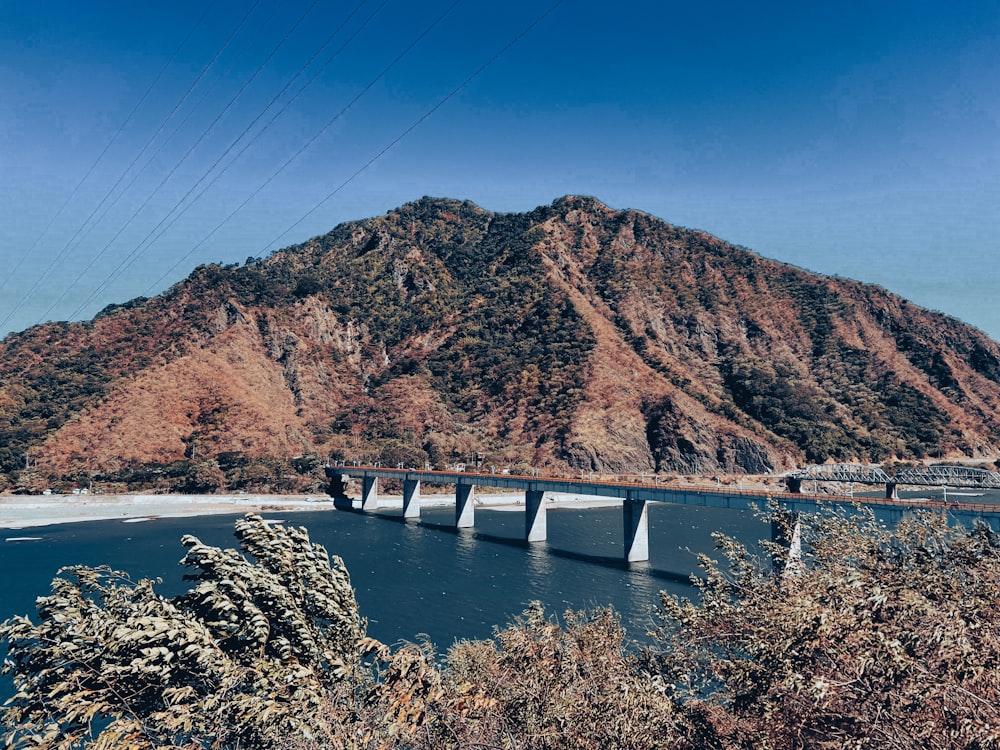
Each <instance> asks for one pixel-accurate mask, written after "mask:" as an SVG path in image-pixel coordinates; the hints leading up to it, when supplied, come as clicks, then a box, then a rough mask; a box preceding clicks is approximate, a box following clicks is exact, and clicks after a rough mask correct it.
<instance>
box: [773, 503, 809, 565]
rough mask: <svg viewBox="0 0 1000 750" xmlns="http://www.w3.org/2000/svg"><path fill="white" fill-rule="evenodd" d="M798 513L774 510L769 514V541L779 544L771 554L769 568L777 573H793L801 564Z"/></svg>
mask: <svg viewBox="0 0 1000 750" xmlns="http://www.w3.org/2000/svg"><path fill="white" fill-rule="evenodd" d="M800 531H801V527H800V525H799V514H798V513H797V512H795V511H793V510H775V511H774V513H773V514H771V541H772V542H774V543H775V544H777V545H779V546H778V548H777V549H776V550H775V551H774V552H773V553H772V555H771V570H773V571H774V573H775V574H777V575H785V574H786V573H787V574H789V575H795V574H796V572H797V571H799V570H800V569H801V566H802V542H801V539H800V536H799V534H800Z"/></svg>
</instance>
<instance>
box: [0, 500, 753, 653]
mask: <svg viewBox="0 0 1000 750" xmlns="http://www.w3.org/2000/svg"><path fill="white" fill-rule="evenodd" d="M271 515H272V516H274V517H278V518H281V517H282V516H281V515H280V514H278V513H275V514H271ZM236 517H237V516H202V517H196V518H158V519H151V520H145V521H143V522H138V523H136V522H133V523H128V522H123V521H120V520H118V521H94V522H82V523H72V524H64V525H59V526H44V527H36V528H31V529H19V530H0V569H2V570H3V572H4V575H3V576H2V577H0V619H3V618H6V617H9V616H11V615H15V614H29V615H34V600H35V597H36V596H39V595H41V594H45V593H47V592H48V590H49V584H50V582H51V580H52V578H53V576H54V575H55V573H56V571H57V569H58V568H59V567H60V566H63V565H71V564H85V565H99V564H107V565H110V566H111V567H113V568H115V569H118V570H123V571H126V572H128V573H129V574H130V575H131V576H132V577H133V578H134V579H135V578H142V577H149V578H157V577H158V578H162V579H163V582H162V583H161V584H160V585H159V590H160V591H161V592H162V593H164V594H166V595H173V594H176V593H178V592H180V591H182V590H183V588H184V586H185V584H184V582H183V580H182V575H183V572H184V570H183V568H181V567H180V566H179V565H178V564H177V563H178V561H179V560H180V558H181V557H182V556H183V554H184V549H183V547H182V546H181V545H180V538H181V536H183V535H184V534H187V533H191V534H194V535H196V536H198V537H199V538H201V540H202V541H204V542H206V543H209V544H213V545H217V546H225V547H232V546H235V539H233V535H232V532H233V521H234V520H235V518H236ZM284 518H285V519H286V520H287V522H288V523H291V524H294V525H296V526H305V527H306V528H308V529H309V533H310V536H311V538H312V539H313V541H315V542H319V543H321V544H323V545H324V546H325V547H326V548H327V550H328V551H329V552H330V553H331V554H335V555H340V557H342V558H343V559H344V562H345V564H346V566H347V568H348V570H349V571H350V574H351V580H352V583H353V585H354V587H355V589H356V592H357V598H358V602H359V605H360V608H361V612H362V614H363V615H364V616H365V617H367V618H368V621H369V624H368V633H369V635H371V636H372V637H374V638H378V639H380V640H383V641H386V642H389V643H393V642H395V641H398V640H414V639H416V638H418V637H419V635H420V634H425V635H427V636H428V637H429V638H430V640H431V641H432V642H433V643H434V644H436V646H437V647H438V649H439V650H441V651H444V650H445V649H446V648H447V647H448V646H449V645H450V644H452V643H453V642H454V641H455V640H456V639H470V638H486V637H489V636H490V635H491V633H492V631H493V628H494V627H495V626H503V625H504V624H506V623H507V622H509V621H510V620H511V618H513V617H515V616H517V615H518V614H519V613H520V612H521V611H522V610H523V609H524V607H525V606H526V605H527V604H528V603H529V602H531V601H533V600H539V601H541V602H542V603H543V604H544V605H545V607H546V609H547V610H548V611H550V612H551V613H552V614H553V615H559V614H561V613H562V612H563V611H565V610H566V609H567V608H571V609H584V608H593V607H599V606H605V605H612V606H614V607H615V608H616V609H617V610H618V611H619V612H620V613H621V615H622V620H623V623H624V625H625V627H626V630H627V633H628V636H629V638H630V639H632V640H635V641H642V640H644V639H645V633H646V631H647V629H648V626H649V624H650V623H651V618H650V611H651V609H652V608H653V607H654V606H655V605H656V603H657V601H658V598H659V591H660V590H666V591H669V592H671V593H675V594H680V595H682V596H694V595H695V593H696V592H695V591H694V589H693V588H692V586H691V585H690V583H689V580H688V579H689V576H690V574H691V573H692V572H694V571H695V570H696V569H697V561H696V557H695V556H696V553H698V552H711V551H712V546H713V542H712V538H711V534H712V532H714V531H721V532H723V533H725V534H730V535H732V536H735V537H737V538H740V539H742V540H745V541H748V542H754V541H756V540H757V539H760V538H764V537H766V536H768V535H769V533H770V528H769V526H767V525H766V524H764V523H763V522H762V521H760V520H759V519H757V518H756V517H755V516H754V514H753V513H751V512H748V511H733V510H725V509H718V508H700V507H687V506H675V505H660V504H653V505H652V506H651V507H650V509H649V526H650V529H649V536H650V560H649V562H648V563H631V564H627V563H625V562H624V561H623V560H622V516H621V509H620V508H592V509H569V508H564V509H554V510H550V511H549V513H548V535H549V539H548V541H547V542H542V543H532V544H527V543H526V542H524V541H523V539H522V537H523V534H524V515H523V513H521V512H511V511H500V510H487V509H477V510H476V526H475V528H473V529H455V528H454V510H453V509H452V508H448V507H445V508H425V509H423V511H422V516H421V519H420V522H419V523H414V522H406V521H404V520H403V519H402V517H401V513H400V512H399V511H392V510H388V511H387V510H381V511H379V513H377V514H361V513H350V512H341V511H330V510H327V511H317V512H298V513H290V514H287V516H284Z"/></svg>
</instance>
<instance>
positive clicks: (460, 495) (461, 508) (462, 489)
mask: <svg viewBox="0 0 1000 750" xmlns="http://www.w3.org/2000/svg"><path fill="white" fill-rule="evenodd" d="M475 525H476V485H474V484H464V483H457V484H455V527H456V528H459V529H467V528H471V527H473V526H475Z"/></svg>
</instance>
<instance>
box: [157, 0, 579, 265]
mask: <svg viewBox="0 0 1000 750" xmlns="http://www.w3.org/2000/svg"><path fill="white" fill-rule="evenodd" d="M564 2H565V0H556V2H554V3H553V4H552V5H550V6H549V7H548V9H547V10H546V11H545V12H543V13H542V14H541V15H540V16H538V17H537V18H536V19H535V20H534V21H532V22H531V23H530V24H528V25H527V26H526V27H525V28H524V29H522V30H521V32H520V33H518V34H517V36H515V37H514V38H513V39H511V40H510V41H509V42H508V43H507V44H506V45H504V46H503V47H501V48H500V50H498V51H497V52H496V53H495V54H494V55H493V57H491V58H490V59H489V60H487V61H486V62H485V63H483V64H482V65H480V66H479V67H478V68H477V69H476V70H475V71H474V72H473V73H472V74H471V75H470V76H469V77H468V78H466V79H465V80H464V81H462V82H461V83H460V84H458V86H456V87H455V88H453V89H452V90H451V91H449V92H448V93H447V94H446V95H445V96H444V97H442V98H441V99H440V100H439V101H438V102H437V104H435V105H434V106H433V107H431V108H430V109H429V110H427V111H426V112H424V114H422V115H421V116H420V117H418V118H417V119H416V120H415V121H414V122H413V123H412V124H411V125H410V126H409V127H408V128H406V129H405V130H404V131H403V132H402V133H400V134H399V135H398V136H396V137H395V138H394V139H393V140H392V141H391V142H390V143H389V145H388V146H386V147H385V148H383V149H382V150H381V151H379V152H378V153H377V154H375V156H373V157H372V158H371V159H369V160H368V161H367V162H365V163H364V164H363V165H362V166H361V167H360V168H359V169H358V170H357V171H356V172H354V174H352V175H351V176H350V177H348V178H347V179H346V180H344V181H343V182H342V183H340V185H338V186H337V187H336V188H334V189H333V190H332V191H331V192H329V193H328V194H327V195H326V197H325V198H323V199H322V200H321V201H319V202H318V203H317V204H316V205H315V206H313V207H312V208H310V209H309V210H308V211H306V212H305V213H304V214H303V215H302V217H301V218H300V219H299V220H298V221H296V222H295V223H293V224H292V225H291V226H289V227H288V229H286V230H285V231H283V232H282V233H281V234H279V235H278V236H277V237H275V238H274V239H273V240H271V241H270V242H269V243H267V244H266V245H265V246H264V248H263V249H262V251H261V254H263V253H266V252H267V249H268V248H269V247H271V246H272V245H274V244H276V243H277V242H278V241H279V240H280V239H281V238H282V237H284V236H285V235H286V234H288V233H289V232H291V231H292V230H293V229H294V228H295V227H297V226H298V225H299V224H301V223H302V222H303V221H305V220H306V219H307V218H309V217H310V216H311V215H312V214H314V213H315V212H316V211H317V210H319V208H320V207H321V206H322V205H323V204H324V203H326V202H327V201H328V200H330V199H331V198H333V196H335V195H336V194H337V193H339V192H340V191H341V190H343V189H344V188H345V187H347V186H348V185H349V184H350V183H351V182H353V181H354V180H355V179H356V178H357V177H358V175H360V174H361V173H362V172H364V171H365V170H366V169H368V168H369V167H370V166H371V165H372V164H374V163H375V162H376V161H378V160H379V159H380V158H382V156H384V155H385V153H386V152H387V151H389V149H391V148H392V147H393V146H395V145H396V144H397V143H399V142H400V141H401V140H403V139H404V138H405V137H406V136H408V135H409V134H410V133H411V132H412V131H414V130H416V128H417V127H419V126H420V124H421V123H423V122H424V120H426V119H427V118H428V117H430V116H431V115H433V114H434V113H435V112H437V110H439V109H440V108H441V107H443V106H444V105H445V104H446V103H447V102H448V101H450V100H451V99H452V98H453V97H454V96H455V95H457V94H458V93H459V92H460V91H461V90H462V89H464V88H465V87H466V86H468V85H469V84H470V83H471V82H472V81H473V80H475V79H476V78H477V77H478V76H479V75H480V74H481V73H482V72H483V71H484V70H486V69H487V68H488V67H490V66H491V65H492V64H493V63H495V62H496V61H497V60H499V59H500V58H501V57H502V56H503V55H504V54H506V52H507V51H508V50H510V48H511V47H513V46H514V45H515V44H517V43H518V42H519V41H521V39H523V38H524V37H525V36H527V35H528V34H529V33H530V32H531V31H532V30H533V29H534V28H535V27H536V26H538V24H540V23H541V22H542V21H544V20H545V19H546V18H548V16H549V15H550V14H551V13H552V12H553V11H555V9H556V8H558V7H559V6H560V5H562V4H563V3H564ZM171 270H173V269H171Z"/></svg>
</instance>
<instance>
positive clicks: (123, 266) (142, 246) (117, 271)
mask: <svg viewBox="0 0 1000 750" xmlns="http://www.w3.org/2000/svg"><path fill="white" fill-rule="evenodd" d="M366 2H367V0H361V2H360V3H358V5H357V6H355V8H354V10H353V11H351V13H350V14H349V15H348V16H347V17H346V18H345V19H344V21H343V22H342V23H341V24H340V26H338V27H337V29H335V30H334V32H333V33H332V34H331V35H330V36H328V37H327V39H326V41H325V42H324V43H323V44H322V45H321V46H320V47H319V49H317V51H316V52H315V53H314V54H313V55H312V57H310V58H309V60H307V61H306V62H305V63H304V64H303V65H302V67H300V68H299V70H298V71H297V72H296V73H295V75H294V76H292V78H291V79H290V80H289V81H288V82H287V83H286V84H285V86H284V87H283V88H282V89H281V90H280V91H279V92H278V93H277V94H275V95H274V97H272V99H271V101H270V102H268V104H267V105H266V106H265V107H264V108H263V109H262V110H261V112H260V113H259V114H258V115H257V117H255V118H254V120H253V121H252V122H251V123H250V124H249V125H248V126H247V127H246V128H244V129H243V131H242V132H241V133H240V134H239V135H238V136H237V137H236V138H235V139H234V140H233V141H232V143H230V144H229V147H228V148H226V150H225V151H224V152H223V153H222V154H221V155H220V156H219V158H218V159H216V160H215V162H214V163H213V164H212V165H211V166H210V167H209V168H208V169H207V170H206V171H205V172H204V173H203V174H202V176H201V177H200V178H199V179H198V180H197V182H195V184H194V185H193V186H192V187H191V188H190V189H189V190H188V191H187V192H186V193H185V194H184V196H182V197H181V199H180V200H179V201H178V202H177V203H176V204H175V205H174V206H173V208H171V209H170V211H168V212H167V214H166V215H165V216H164V218H163V219H161V220H160V222H159V223H158V224H157V225H156V226H155V227H154V228H153V229H152V230H151V231H150V232H149V233H148V234H147V235H146V236H145V237H144V238H143V239H142V241H141V242H139V243H138V244H137V245H136V246H135V247H134V248H133V249H132V251H131V252H130V253H129V254H128V255H127V256H126V257H125V258H123V259H122V260H121V262H119V264H118V265H117V266H116V267H115V268H114V269H113V270H112V271H111V273H110V274H108V276H107V277H106V278H105V279H104V281H102V282H101V284H99V285H98V286H97V287H95V289H94V290H93V291H92V292H91V293H90V295H88V296H87V298H86V299H84V300H83V302H81V303H80V304H79V305H78V306H77V308H76V309H75V310H74V311H73V313H72V314H71V315H70V318H74V317H76V316H77V315H78V314H80V313H81V312H82V310H83V309H84V308H85V307H86V306H87V305H88V304H90V302H91V301H92V300H93V299H95V298H96V297H97V296H99V295H100V294H101V292H102V291H104V290H105V289H106V288H107V287H108V286H109V285H110V284H111V283H112V282H113V281H114V280H115V279H117V278H118V277H119V276H120V275H121V274H122V273H124V272H125V271H126V270H127V269H128V268H130V267H131V266H132V264H133V263H134V262H135V260H137V258H138V257H139V255H140V254H141V253H142V252H143V251H145V250H148V249H149V248H150V247H151V246H152V245H153V244H155V243H156V241H157V240H159V238H160V237H162V236H163V234H164V233H165V232H166V231H167V230H168V229H169V228H170V227H171V226H173V224H174V223H175V222H176V221H177V220H178V219H179V218H180V217H181V216H182V215H183V214H184V213H185V212H186V211H187V210H188V209H189V208H190V207H191V206H192V205H194V204H195V203H196V202H197V201H198V200H199V199H200V198H201V197H202V196H203V195H204V194H205V192H206V191H207V190H208V189H209V188H211V187H212V185H214V184H215V183H216V182H217V181H218V180H219V178H221V177H222V175H223V174H225V172H226V171H227V170H228V169H229V167H231V166H232V165H233V164H234V163H235V162H236V160H237V159H239V157H240V156H242V155H243V154H244V153H245V152H246V151H247V149H248V148H250V146H251V145H253V143H254V142H256V140H257V139H258V138H260V136H261V135H262V134H263V133H264V132H265V131H266V130H267V129H268V128H269V127H270V126H271V125H272V124H273V123H274V121H275V120H276V119H277V118H278V117H280V116H281V114H282V113H284V112H285V110H287V109H288V107H289V106H291V104H292V103H293V102H295V100H296V99H298V97H299V96H300V95H301V94H302V92H303V91H305V89H306V88H308V87H309V86H310V85H311V84H312V83H313V81H315V80H316V78H317V77H318V76H319V75H320V74H321V73H322V72H323V71H324V70H325V69H326V68H327V67H328V66H329V65H330V63H332V62H333V60H335V59H336V58H337V57H339V56H340V54H341V53H342V52H343V51H344V50H345V49H346V48H347V47H348V46H349V45H350V44H351V42H352V41H354V39H355V38H356V37H357V36H358V35H359V34H360V33H361V32H362V31H363V30H364V29H365V28H366V27H367V26H368V24H369V23H370V22H371V21H372V19H374V18H375V16H376V15H378V13H379V12H380V11H381V10H382V8H384V7H385V5H386V4H387V3H388V0H383V2H382V3H381V4H380V5H379V6H378V7H376V9H375V10H374V11H373V12H372V13H371V14H370V15H369V16H368V17H367V18H366V19H365V20H364V21H363V22H362V23H361V24H360V25H359V26H358V28H357V29H355V30H354V32H353V33H352V34H351V36H350V37H349V38H348V39H347V41H345V42H344V44H342V45H341V46H340V48H339V49H337V51H336V52H334V53H333V54H332V55H331V56H330V57H329V58H327V60H326V62H324V63H323V65H322V66H320V68H319V69H318V70H317V71H316V72H315V73H314V74H313V75H312V76H311V77H310V78H309V80H308V81H306V83H304V84H303V85H302V86H301V87H300V88H299V90H298V91H297V92H295V94H294V95H293V96H291V97H290V98H289V99H288V100H287V101H286V102H285V103H284V104H283V105H282V106H281V108H280V109H279V110H278V111H276V112H275V113H274V115H272V117H271V119H270V120H268V122H267V123H265V125H264V126H263V127H262V128H261V129H260V130H258V131H257V133H255V134H254V136H253V137H252V138H251V139H250V140H248V141H247V142H246V143H245V144H244V146H243V148H241V149H240V150H239V152H238V153H237V154H236V156H234V157H233V158H232V159H231V160H230V161H229V163H228V164H226V166H225V167H223V169H221V170H220V171H219V172H218V173H217V174H216V175H215V177H213V178H212V180H211V181H210V182H209V183H208V184H207V185H206V186H205V187H204V188H203V189H202V190H201V191H200V192H199V193H198V194H197V195H196V196H195V197H194V199H192V200H191V201H190V202H189V203H188V205H187V206H185V207H184V208H183V209H182V210H181V211H179V212H178V213H176V215H174V216H173V218H172V219H170V216H171V214H173V213H174V212H175V211H177V208H178V207H179V206H180V205H181V204H182V203H184V201H185V200H186V199H187V198H188V197H189V196H190V195H191V193H192V192H194V190H195V189H196V188H197V187H198V185H200V184H201V183H202V182H203V181H204V180H205V178H206V177H208V175H209V174H210V173H211V172H212V170H214V169H215V167H216V166H218V164H219V163H220V162H221V161H222V160H223V159H224V158H225V157H226V155H227V154H229V153H230V152H231V151H232V149H233V148H234V147H235V146H236V145H237V144H238V143H239V141H240V140H241V139H242V138H243V136H245V135H246V134H247V132H249V131H250V129H251V128H253V126H254V125H255V124H256V123H257V122H258V121H259V120H260V118H261V117H262V116H263V115H264V114H265V113H266V112H267V111H268V109H270V108H271V107H272V106H273V105H274V103H275V102H276V101H277V100H278V99H280V98H281V96H282V95H283V94H284V93H285V92H286V91H287V90H288V88H289V87H290V86H291V85H292V84H293V83H294V82H295V80H296V79H298V77H299V76H300V75H301V74H302V73H303V72H304V71H305V70H306V69H307V68H308V67H309V66H310V65H311V64H312V63H313V62H314V61H315V60H316V58H317V57H318V56H319V55H320V53H321V52H322V51H323V50H324V49H326V47H328V46H329V45H330V43H331V42H332V41H333V40H334V39H335V38H336V37H337V35H338V34H339V33H340V32H341V31H342V30H343V29H344V27H345V26H346V25H347V24H348V23H349V22H350V21H351V19H352V18H353V17H354V16H355V15H357V13H358V11H360V10H361V8H362V7H363V6H364V5H365V4H366ZM167 219H170V221H169V222H168V223H167V224H166V226H164V222H166V221H167ZM161 227H162V229H161ZM158 229H159V230H160V231H159V233H158V234H156V236H155V237H153V239H152V240H150V237H151V236H152V235H153V234H154V233H155V232H156V231H157V230H158ZM147 241H148V242H147ZM63 296H65V294H64V295H63ZM60 299H61V298H60Z"/></svg>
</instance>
